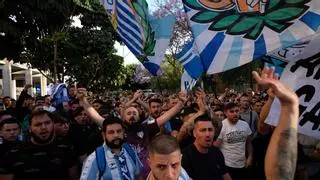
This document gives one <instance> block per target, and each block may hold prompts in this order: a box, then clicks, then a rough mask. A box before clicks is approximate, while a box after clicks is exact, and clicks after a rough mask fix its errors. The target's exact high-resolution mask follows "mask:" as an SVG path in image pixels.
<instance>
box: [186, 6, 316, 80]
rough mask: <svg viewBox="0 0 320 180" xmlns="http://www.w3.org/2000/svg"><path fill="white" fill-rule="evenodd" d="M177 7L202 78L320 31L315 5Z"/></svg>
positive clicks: (242, 63)
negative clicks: (189, 33)
mask: <svg viewBox="0 0 320 180" xmlns="http://www.w3.org/2000/svg"><path fill="white" fill-rule="evenodd" d="M249 2H251V4H247V3H249ZM183 4H184V7H185V12H186V13H187V16H188V20H189V24H190V26H191V30H192V34H193V37H194V39H195V44H196V46H197V48H198V50H199V55H200V58H201V61H202V64H203V68H204V70H205V71H206V73H207V74H213V73H219V72H223V71H226V70H229V69H232V68H236V67H239V66H241V65H244V64H246V63H249V62H251V61H253V60H255V59H258V58H259V57H261V56H263V55H265V54H267V53H268V52H271V51H273V50H275V49H277V48H280V47H282V48H285V47H288V46H290V45H292V44H295V43H298V42H299V41H300V40H301V39H304V38H306V37H309V36H312V35H314V34H315V33H316V31H317V29H318V27H319V26H320V1H319V0H311V1H310V0H258V1H247V0H234V1H224V2H223V3H222V2H221V1H210V0H183Z"/></svg>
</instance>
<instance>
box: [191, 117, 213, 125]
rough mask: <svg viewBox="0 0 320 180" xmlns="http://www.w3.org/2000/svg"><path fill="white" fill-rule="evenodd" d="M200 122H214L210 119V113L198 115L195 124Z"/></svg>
mask: <svg viewBox="0 0 320 180" xmlns="http://www.w3.org/2000/svg"><path fill="white" fill-rule="evenodd" d="M198 122H211V123H212V120H211V119H210V117H209V116H208V115H202V116H199V117H197V118H196V119H195V120H194V124H197V123H198Z"/></svg>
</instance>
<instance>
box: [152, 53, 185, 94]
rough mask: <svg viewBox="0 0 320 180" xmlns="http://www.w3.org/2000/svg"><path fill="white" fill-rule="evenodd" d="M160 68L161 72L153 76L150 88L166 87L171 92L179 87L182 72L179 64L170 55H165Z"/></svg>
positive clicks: (160, 89)
mask: <svg viewBox="0 0 320 180" xmlns="http://www.w3.org/2000/svg"><path fill="white" fill-rule="evenodd" d="M161 69H162V70H163V74H162V76H159V77H155V78H154V80H153V81H152V88H153V89H158V90H159V91H162V90H164V89H167V90H169V91H172V92H175V91H177V90H178V89H180V80H181V76H182V73H183V70H182V66H181V64H180V63H179V62H178V61H177V60H176V59H175V58H174V57H173V56H172V55H166V59H165V61H164V63H163V64H162V66H161Z"/></svg>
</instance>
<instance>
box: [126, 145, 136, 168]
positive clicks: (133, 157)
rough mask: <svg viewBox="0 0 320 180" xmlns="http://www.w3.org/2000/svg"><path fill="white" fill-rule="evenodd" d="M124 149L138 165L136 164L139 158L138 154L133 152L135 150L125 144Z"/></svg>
mask: <svg viewBox="0 0 320 180" xmlns="http://www.w3.org/2000/svg"><path fill="white" fill-rule="evenodd" d="M123 147H124V149H125V150H126V151H127V153H128V154H129V156H130V158H131V159H132V161H133V162H134V163H135V164H136V163H137V162H136V161H137V157H136V153H135V151H134V150H133V148H132V147H131V146H130V145H129V144H128V143H124V144H123Z"/></svg>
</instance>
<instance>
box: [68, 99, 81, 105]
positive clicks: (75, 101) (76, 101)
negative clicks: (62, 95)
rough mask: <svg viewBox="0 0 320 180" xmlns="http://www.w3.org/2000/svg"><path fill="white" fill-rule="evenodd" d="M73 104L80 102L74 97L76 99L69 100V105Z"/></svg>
mask: <svg viewBox="0 0 320 180" xmlns="http://www.w3.org/2000/svg"><path fill="white" fill-rule="evenodd" d="M73 104H80V103H79V100H78V99H76V100H73V101H71V103H70V105H73Z"/></svg>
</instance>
